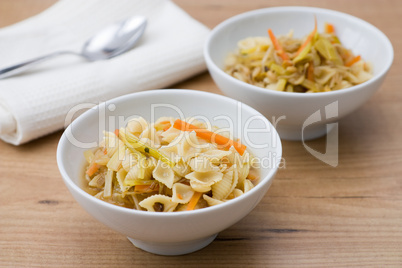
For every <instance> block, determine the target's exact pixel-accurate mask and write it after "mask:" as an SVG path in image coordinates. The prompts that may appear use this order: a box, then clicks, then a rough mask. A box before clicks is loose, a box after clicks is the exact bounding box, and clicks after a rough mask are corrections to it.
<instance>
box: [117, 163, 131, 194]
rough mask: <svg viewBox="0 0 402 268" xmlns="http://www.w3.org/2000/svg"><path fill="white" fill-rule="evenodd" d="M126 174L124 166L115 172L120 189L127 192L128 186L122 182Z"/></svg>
mask: <svg viewBox="0 0 402 268" xmlns="http://www.w3.org/2000/svg"><path fill="white" fill-rule="evenodd" d="M126 176H127V171H125V170H124V168H121V169H119V171H117V172H116V179H117V182H118V183H119V186H120V189H121V191H122V192H123V193H125V192H127V191H128V189H129V188H130V186H127V185H125V184H124V180H125V178H126Z"/></svg>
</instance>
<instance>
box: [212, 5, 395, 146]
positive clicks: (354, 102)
mask: <svg viewBox="0 0 402 268" xmlns="http://www.w3.org/2000/svg"><path fill="white" fill-rule="evenodd" d="M314 16H316V18H317V22H318V31H319V32H321V31H322V30H323V29H322V28H323V25H324V23H325V22H328V23H331V24H333V25H334V26H335V30H336V34H337V35H338V37H339V39H340V40H341V42H342V44H343V45H344V46H345V47H346V48H350V49H352V51H353V52H354V53H355V54H357V55H361V56H362V58H363V59H364V60H365V61H367V62H370V63H371V64H372V65H373V67H374V74H373V75H374V76H373V78H372V79H370V80H368V81H367V82H364V83H362V84H360V85H356V86H353V87H350V88H347V89H342V90H338V91H332V92H323V93H292V92H278V91H274V90H268V89H264V88H260V87H257V86H254V85H251V84H248V83H245V82H242V81H240V80H237V79H236V78H234V77H232V76H230V75H229V74H226V73H225V72H224V71H223V67H224V59H225V57H226V56H227V55H228V54H229V53H230V52H233V51H234V50H235V49H236V46H237V42H238V41H240V40H242V39H244V38H247V37H253V36H267V30H268V28H271V29H272V30H273V32H274V33H275V34H276V35H283V34H286V33H288V32H289V31H290V30H291V29H293V30H294V35H295V37H303V36H305V35H307V34H308V33H310V32H311V31H312V29H313V28H314ZM204 57H205V60H206V63H207V67H208V70H209V72H210V74H211V76H212V78H213V79H214V81H215V83H216V84H217V85H218V87H219V88H220V89H221V90H222V92H223V93H224V94H225V95H227V96H229V97H231V98H234V99H237V100H239V101H242V102H244V103H246V104H248V105H250V106H252V107H253V108H255V109H256V110H258V111H259V112H261V113H262V114H263V115H265V116H266V117H267V118H268V119H269V120H271V122H272V123H273V124H274V126H275V128H276V129H277V131H278V133H279V135H280V137H281V138H282V139H287V140H308V139H313V138H317V137H320V136H323V135H325V134H326V133H327V131H329V129H330V127H329V126H333V124H330V123H333V122H336V121H338V120H339V119H340V118H342V117H343V116H346V115H348V114H350V113H351V112H353V111H354V110H356V109H357V108H359V107H360V106H361V105H362V104H363V103H365V102H366V101H367V100H368V99H369V98H370V97H371V96H372V95H373V93H374V92H375V91H376V90H378V89H379V88H380V86H381V84H382V82H383V80H384V78H385V75H386V74H387V72H388V70H389V68H390V67H391V64H392V61H393V57H394V53H393V48H392V44H391V42H390V41H389V39H388V38H387V37H386V36H385V35H384V34H383V33H382V32H381V31H380V30H378V29H377V28H376V27H374V26H373V25H371V24H369V23H368V22H365V21H363V20H361V19H359V18H356V17H353V16H351V15H348V14H345V13H341V12H338V11H332V10H327V9H321V8H314V7H274V8H266V9H259V10H254V11H250V12H246V13H243V14H240V15H237V16H234V17H232V18H229V19H228V20H226V21H224V22H222V23H221V24H219V25H218V26H216V27H215V28H214V29H213V30H212V31H211V33H210V36H209V37H208V39H207V41H206V45H205V47H204ZM320 110H321V111H323V112H324V113H323V114H322V115H321V114H320ZM317 111H318V112H317ZM327 126H328V127H327Z"/></svg>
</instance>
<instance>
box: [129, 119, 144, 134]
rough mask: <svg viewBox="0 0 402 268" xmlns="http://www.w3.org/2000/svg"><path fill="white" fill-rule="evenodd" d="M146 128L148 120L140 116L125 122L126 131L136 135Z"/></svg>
mask: <svg viewBox="0 0 402 268" xmlns="http://www.w3.org/2000/svg"><path fill="white" fill-rule="evenodd" d="M147 128H148V122H147V121H146V120H145V119H144V118H142V117H137V118H133V119H131V120H130V121H129V122H128V123H127V129H128V131H130V132H131V133H132V134H134V135H136V136H137V137H138V136H139V135H140V134H141V133H142V132H143V131H144V130H145V129H147Z"/></svg>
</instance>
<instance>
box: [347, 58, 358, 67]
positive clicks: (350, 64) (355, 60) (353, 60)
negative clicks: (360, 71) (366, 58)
mask: <svg viewBox="0 0 402 268" xmlns="http://www.w3.org/2000/svg"><path fill="white" fill-rule="evenodd" d="M360 59H361V57H360V55H358V56H356V57H354V58H353V59H351V60H350V61H348V62H347V63H345V66H346V67H350V66H352V65H353V64H355V63H356V62H358V61H359V60H360Z"/></svg>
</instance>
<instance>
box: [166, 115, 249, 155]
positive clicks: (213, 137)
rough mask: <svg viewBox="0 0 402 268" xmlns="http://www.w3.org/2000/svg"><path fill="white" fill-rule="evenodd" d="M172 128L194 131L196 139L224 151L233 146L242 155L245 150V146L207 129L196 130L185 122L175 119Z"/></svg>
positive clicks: (196, 128)
mask: <svg viewBox="0 0 402 268" xmlns="http://www.w3.org/2000/svg"><path fill="white" fill-rule="evenodd" d="M173 127H174V128H176V129H180V130H182V131H195V133H196V135H197V136H198V137H200V138H201V139H204V140H207V141H209V142H211V143H212V142H214V143H217V144H219V145H224V146H225V147H224V148H225V149H229V148H230V146H233V147H234V148H235V149H236V151H237V152H238V153H239V154H240V155H243V153H244V151H245V150H246V148H247V146H246V145H243V144H241V143H239V142H236V141H233V140H231V139H229V138H226V137H224V136H222V135H219V134H217V133H214V132H212V131H209V130H208V129H204V128H198V127H196V126H194V125H191V124H189V123H187V122H184V121H182V120H180V119H177V120H176V121H175V122H174V124H173Z"/></svg>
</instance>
